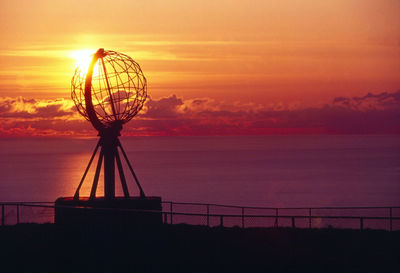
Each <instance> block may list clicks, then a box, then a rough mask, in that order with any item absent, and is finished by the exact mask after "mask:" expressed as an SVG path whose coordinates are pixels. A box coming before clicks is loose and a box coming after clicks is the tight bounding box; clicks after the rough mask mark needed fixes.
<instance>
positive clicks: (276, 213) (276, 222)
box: [274, 208, 278, 228]
mask: <svg viewBox="0 0 400 273" xmlns="http://www.w3.org/2000/svg"><path fill="white" fill-rule="evenodd" d="M274 225H275V227H276V228H277V227H278V209H277V208H276V209H275V224H274Z"/></svg>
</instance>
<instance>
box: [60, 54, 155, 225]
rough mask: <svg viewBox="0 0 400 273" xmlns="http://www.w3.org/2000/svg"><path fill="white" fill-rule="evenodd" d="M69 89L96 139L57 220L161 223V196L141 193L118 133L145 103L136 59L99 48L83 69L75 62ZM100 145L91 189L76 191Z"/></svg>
mask: <svg viewBox="0 0 400 273" xmlns="http://www.w3.org/2000/svg"><path fill="white" fill-rule="evenodd" d="M71 95H72V99H73V101H74V103H75V105H76V107H77V109H78V111H79V113H80V114H81V115H82V116H84V117H85V118H86V119H87V120H88V121H90V122H91V123H92V125H93V127H94V128H95V129H96V130H97V131H98V132H99V134H98V135H99V136H100V139H99V141H98V143H97V145H96V147H95V149H94V151H93V154H92V156H91V158H90V160H89V163H88V165H87V167H86V170H85V172H84V174H83V176H82V179H81V181H80V183H79V185H78V188H77V189H76V191H75V195H74V196H73V197H60V198H58V199H57V200H56V213H55V221H56V223H127V222H132V223H135V224H137V223H141V224H143V223H151V224H154V223H161V213H159V212H161V197H156V196H152V197H147V196H145V194H144V191H143V189H142V186H141V185H140V183H139V180H138V178H137V176H136V174H135V172H134V170H133V168H132V165H131V163H130V162H129V160H128V157H127V155H126V153H125V151H124V149H123V147H122V145H121V142H120V141H119V138H118V137H119V136H120V132H121V130H122V126H123V125H124V124H125V123H127V122H128V121H130V120H131V119H132V118H133V117H134V116H135V115H136V114H137V113H138V112H139V111H140V110H141V109H142V108H143V104H144V102H145V101H146V97H147V82H146V78H145V76H144V75H143V72H142V70H141V68H140V66H139V64H137V63H136V62H135V61H134V60H133V59H132V58H131V57H129V56H127V55H125V54H121V53H118V52H115V51H109V50H104V49H102V48H100V49H99V50H98V51H97V52H96V53H95V54H94V55H93V58H92V61H91V63H90V65H89V67H88V69H87V71H82V68H80V67H77V68H76V70H75V73H74V76H73V77H72V81H71ZM99 150H100V152H99V155H98V159H97V166H96V171H95V174H94V177H93V183H92V187H91V191H90V195H89V197H80V195H79V192H80V189H81V187H82V184H83V183H84V181H85V178H86V176H87V174H88V171H89V169H90V166H91V164H92V162H93V160H94V158H95V157H96V154H97V153H98V151H99ZM120 152H121V153H122V157H123V159H125V161H126V163H127V165H128V167H129V170H130V172H131V174H132V176H133V179H134V180H135V182H136V186H137V187H138V190H139V196H138V197H134V196H131V195H130V193H129V189H128V185H127V179H126V177H125V173H124V170H123V165H122V160H121V156H120ZM103 162H104V163H103ZM102 165H103V169H104V175H103V177H104V197H101V196H100V197H98V196H96V191H97V187H98V184H99V178H100V174H101V170H102ZM115 169H117V170H118V174H119V178H120V179H119V180H120V182H121V186H122V187H121V188H122V190H123V196H119V197H117V196H116V192H115V188H116V183H115V181H116V173H115ZM83 208H85V209H90V210H89V211H87V210H84V209H83ZM104 208H106V209H109V208H112V209H123V211H121V210H119V211H118V213H117V214H115V213H110V211H104V210H101V209H104ZM99 209H100V211H99ZM127 209H128V210H127ZM146 211H149V212H146ZM150 212H151V213H150Z"/></svg>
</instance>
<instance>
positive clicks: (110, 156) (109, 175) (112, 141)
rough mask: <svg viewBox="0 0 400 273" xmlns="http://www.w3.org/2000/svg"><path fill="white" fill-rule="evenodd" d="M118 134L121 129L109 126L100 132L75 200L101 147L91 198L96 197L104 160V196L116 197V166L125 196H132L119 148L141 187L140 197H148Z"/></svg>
mask: <svg viewBox="0 0 400 273" xmlns="http://www.w3.org/2000/svg"><path fill="white" fill-rule="evenodd" d="M118 136H119V130H115V128H109V129H107V130H102V131H101V132H100V140H99V142H98V143H97V145H96V148H95V149H94V151H93V154H92V156H91V158H90V160H89V164H88V166H87V168H86V170H85V172H84V174H83V177H82V179H81V182H80V183H79V186H78V188H77V189H76V192H75V195H74V200H79V191H80V189H81V187H82V184H83V182H84V180H85V178H86V175H87V173H88V171H89V169H90V166H91V164H92V162H93V159H94V157H95V156H96V154H97V152H98V150H99V149H98V148H99V147H101V148H100V154H99V158H98V162H97V167H96V172H95V175H94V179H93V184H92V189H91V192H90V197H89V199H91V200H93V199H95V198H96V191H97V185H98V180H99V177H100V172H101V166H102V163H103V161H104V198H105V199H108V200H109V199H113V198H115V167H117V168H118V173H119V177H120V182H121V186H122V190H123V192H124V197H125V198H129V197H130V195H129V190H128V185H127V183H126V178H125V174H124V170H123V167H122V162H121V157H120V155H119V151H118V148H119V149H120V150H121V152H122V155H123V158H124V159H125V161H126V163H127V165H128V167H129V170H130V172H131V174H132V176H133V178H134V180H135V182H136V185H137V187H138V188H139V194H140V197H141V198H145V197H146V195H145V194H144V191H143V189H142V186H141V185H140V183H139V180H138V178H137V176H136V174H135V172H134V170H133V168H132V165H131V163H130V162H129V159H128V157H127V155H126V153H125V151H124V149H123V148H122V145H121V142H120V141H119V139H118ZM115 162H117V164H116V166H115Z"/></svg>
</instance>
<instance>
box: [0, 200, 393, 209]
mask: <svg viewBox="0 0 400 273" xmlns="http://www.w3.org/2000/svg"><path fill="white" fill-rule="evenodd" d="M161 203H164V204H172V205H192V206H193V205H197V206H214V207H225V208H238V209H260V210H262V209H265V210H276V209H278V210H307V209H314V210H315V209H399V208H400V206H338V207H333V206H322V207H259V206H239V205H224V204H216V203H197V202H175V201H161ZM3 204H4V205H24V204H54V202H50V201H43V202H42V201H28V202H16V201H6V202H0V205H3Z"/></svg>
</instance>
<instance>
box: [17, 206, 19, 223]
mask: <svg viewBox="0 0 400 273" xmlns="http://www.w3.org/2000/svg"><path fill="white" fill-rule="evenodd" d="M17 224H19V204H17Z"/></svg>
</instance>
